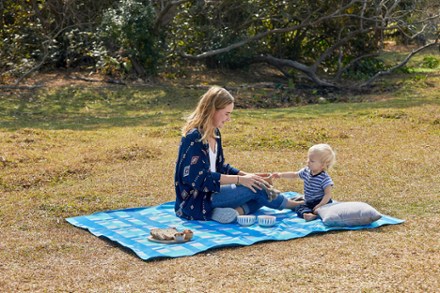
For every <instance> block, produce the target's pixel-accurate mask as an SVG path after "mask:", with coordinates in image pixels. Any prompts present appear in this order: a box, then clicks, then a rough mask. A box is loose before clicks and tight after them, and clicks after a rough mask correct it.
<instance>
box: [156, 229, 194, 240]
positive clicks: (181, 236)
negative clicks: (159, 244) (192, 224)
mask: <svg viewBox="0 0 440 293" xmlns="http://www.w3.org/2000/svg"><path fill="white" fill-rule="evenodd" d="M150 235H151V237H153V238H154V239H157V240H175V241H189V240H191V238H192V236H193V232H192V231H191V230H189V229H185V230H183V232H179V231H178V230H177V229H176V228H174V227H172V228H163V229H160V228H153V229H151V230H150Z"/></svg>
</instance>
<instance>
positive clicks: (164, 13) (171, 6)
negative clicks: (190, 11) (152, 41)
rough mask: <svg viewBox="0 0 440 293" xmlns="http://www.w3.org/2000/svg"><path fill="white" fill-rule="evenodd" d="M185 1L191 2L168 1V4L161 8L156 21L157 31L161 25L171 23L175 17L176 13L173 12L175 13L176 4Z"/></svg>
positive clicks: (155, 29) (181, 0)
mask: <svg viewBox="0 0 440 293" xmlns="http://www.w3.org/2000/svg"><path fill="white" fill-rule="evenodd" d="M185 2H189V0H180V1H171V2H169V3H167V5H166V6H165V7H164V8H163V9H161V10H160V12H159V15H158V16H157V18H156V21H155V23H154V31H156V32H157V31H158V30H159V27H161V26H164V25H166V24H167V23H169V22H170V21H171V19H172V18H173V17H174V15H171V14H175V8H176V6H178V5H180V4H182V3H185Z"/></svg>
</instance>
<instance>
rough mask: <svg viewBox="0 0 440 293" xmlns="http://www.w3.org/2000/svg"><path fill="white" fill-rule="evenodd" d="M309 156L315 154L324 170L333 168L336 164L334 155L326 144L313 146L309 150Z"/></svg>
mask: <svg viewBox="0 0 440 293" xmlns="http://www.w3.org/2000/svg"><path fill="white" fill-rule="evenodd" d="M309 154H317V155H318V156H319V157H320V160H321V163H322V164H324V167H325V169H326V170H328V169H330V168H331V167H333V165H334V164H335V163H336V153H335V152H334V151H333V149H332V147H331V146H330V145H328V144H326V143H320V144H315V145H313V146H312V147H311V148H309Z"/></svg>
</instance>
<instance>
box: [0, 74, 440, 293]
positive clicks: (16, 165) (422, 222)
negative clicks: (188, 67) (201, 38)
mask: <svg viewBox="0 0 440 293" xmlns="http://www.w3.org/2000/svg"><path fill="white" fill-rule="evenodd" d="M387 82H390V84H392V83H393V82H394V81H393V80H388V81H387ZM439 85H440V78H439V77H438V75H430V74H419V73H417V74H411V75H409V76H408V78H407V79H406V80H405V81H404V82H403V83H402V84H401V85H400V87H399V89H398V90H396V91H394V92H391V91H384V93H378V94H375V95H371V96H350V97H344V100H345V101H349V102H345V103H327V104H313V105H307V106H298V107H288V108H276V109H268V108H267V109H252V108H250V109H243V108H238V107H237V108H236V109H235V110H234V112H233V114H232V122H230V123H227V124H226V126H225V127H224V128H223V129H222V138H223V145H224V152H225V157H226V160H227V161H228V162H230V163H231V164H233V165H234V166H235V167H237V168H239V169H242V170H244V171H248V172H261V171H267V172H275V171H293V170H298V169H299V168H301V167H303V166H304V164H305V161H306V153H307V149H308V148H309V147H310V146H311V145H313V144H315V143H321V142H325V143H329V144H331V145H332V146H333V148H334V149H335V150H336V153H337V163H336V165H335V167H334V168H333V169H331V170H330V171H329V172H330V174H331V176H332V178H333V180H334V182H335V186H334V190H333V198H334V199H336V200H339V201H363V202H367V203H369V204H371V205H372V206H374V207H375V208H377V209H378V210H379V211H380V212H382V213H384V214H387V215H390V216H394V217H398V218H402V219H405V220H406V221H407V222H405V224H404V225H399V226H398V227H393V228H389V227H384V228H381V229H374V230H372V231H362V232H356V231H351V232H347V233H345V234H342V233H336V232H335V233H327V234H326V235H325V237H321V236H319V235H314V236H311V237H308V238H304V239H298V240H297V241H283V242H282V243H264V244H261V245H259V246H258V248H257V249H255V247H252V248H250V247H244V248H241V249H239V250H238V249H235V248H234V249H235V250H234V253H232V252H231V250H228V249H225V250H216V251H214V252H209V253H206V254H201V255H198V256H194V257H192V258H185V259H173V260H167V261H163V262H160V261H157V262H152V263H143V262H138V260H137V259H135V258H134V257H133V256H132V255H128V254H127V253H126V252H125V251H124V250H122V249H120V248H119V247H115V246H114V245H113V244H111V243H110V242H106V241H100V240H97V239H94V238H92V237H91V236H90V235H89V234H88V233H86V232H85V231H82V230H79V229H74V228H72V227H71V226H69V225H68V224H67V223H66V222H65V220H64V219H65V218H66V217H72V216H77V215H84V214H90V213H94V212H97V211H102V210H114V209H121V208H129V207H141V206H152V205H157V204H160V203H163V202H167V201H172V200H174V182H173V173H174V163H175V159H176V157H175V156H176V154H177V148H178V145H179V140H180V129H181V127H182V126H183V123H184V120H183V117H184V116H185V115H187V114H189V112H190V111H191V110H192V108H193V107H194V105H195V104H196V103H197V100H198V98H199V96H200V95H201V94H202V93H203V91H202V90H193V89H187V88H174V87H170V86H157V87H148V88H136V87H133V88H130V87H124V88H121V87H115V88H97V89H93V88H72V87H66V88H58V89H51V90H48V91H44V90H40V91H37V92H35V93H32V94H31V93H27V94H24V93H22V94H20V95H13V94H9V95H6V96H4V97H2V99H0V117H1V119H0V205H1V210H0V227H1V231H2V237H3V238H2V240H0V259H1V260H2V264H0V271H1V268H2V266H1V265H3V267H6V270H3V272H5V273H6V274H7V277H8V278H7V280H9V279H11V278H12V277H14V278H15V277H16V278H18V279H19V280H21V281H22V282H23V283H22V284H21V283H20V284H21V286H27V285H29V290H30V291H32V289H31V288H32V280H34V277H35V272H37V271H38V272H41V271H43V269H44V271H49V272H52V270H56V272H57V273H56V274H55V273H54V274H53V275H51V276H55V275H56V276H59V278H61V279H63V276H62V273H64V274H67V273H68V274H72V271H74V273H78V274H80V275H82V276H86V277H87V278H89V277H90V268H91V269H93V270H96V269H98V267H99V268H100V269H102V267H103V270H105V278H103V279H99V280H98V281H99V282H103V283H105V282H107V281H108V280H107V279H106V278H115V280H119V279H117V278H118V276H119V274H120V273H121V271H126V270H133V272H132V274H136V275H139V272H145V271H151V272H154V273H152V274H153V275H154V274H160V275H161V276H162V277H158V279H157V278H156V277H155V278H154V280H155V282H156V281H157V282H162V283H163V284H169V280H170V279H169V275H170V267H172V268H174V267H176V270H179V272H180V270H183V269H182V268H185V270H195V269H197V268H199V267H200V263H201V262H203V263H206V266H204V270H205V267H206V270H207V271H209V274H211V272H216V273H219V271H216V270H222V271H223V270H224V265H219V264H222V263H224V261H225V259H228V263H229V264H230V263H233V264H234V267H235V268H234V271H233V272H231V275H230V276H234V277H236V272H239V275H240V276H241V275H245V276H246V280H245V281H243V282H246V284H247V285H249V284H254V285H255V286H260V285H261V282H260V280H259V279H258V280H254V279H253V278H254V276H256V277H258V276H261V270H270V269H272V268H275V269H276V270H275V269H274V271H268V272H267V274H268V275H270V277H268V276H266V278H265V279H264V282H268V283H269V285H268V286H270V284H271V282H273V281H274V280H275V281H276V282H281V283H283V282H284V283H287V279H288V282H289V288H291V287H290V286H291V285H290V277H285V276H292V272H295V273H294V275H295V276H297V277H300V278H301V280H300V281H299V282H298V283H295V285H296V286H298V284H304V285H303V286H304V287H303V288H305V287H309V286H310V284H312V285H313V284H314V283H313V282H314V281H313V280H311V279H310V278H311V277H310V276H311V275H310V274H311V271H310V267H313V268H314V270H313V271H314V272H313V274H315V275H313V276H314V277H317V279H319V278H321V277H322V276H323V275H326V278H328V277H331V278H334V277H335V276H336V277H339V278H343V279H344V280H348V281H346V282H347V284H350V286H352V288H353V290H352V291H359V290H360V289H359V287H358V286H357V283H356V281H357V280H356V279H357V278H360V277H362V278H364V277H365V278H370V279H371V280H370V281H366V282H367V283H364V285H365V284H369V283H368V282H371V284H377V280H378V279H381V280H387V281H390V280H391V279H392V280H394V279H395V278H398V280H399V282H400V283H402V282H403V283H404V284H405V285H407V286H408V287H404V288H413V287H411V286H413V284H415V283H413V282H412V279H411V278H410V277H412V276H413V275H414V270H415V269H417V270H418V271H420V272H421V273H420V274H422V275H423V278H424V279H423V280H424V281H426V280H428V281H426V282H425V283H429V284H433V283H434V281H432V280H433V279H434V276H436V275H437V272H438V270H437V271H435V268H436V266H435V265H436V264H438V262H439V261H440V260H439V256H440V253H439V252H440V250H439V249H440V248H439V246H438V235H439V224H440V222H439V221H440V219H439V213H438V211H439V210H440V202H439V200H438V196H439V194H440V185H439V182H440V173H439V171H438V170H439V169H440V151H439V147H438V146H439V145H440V90H439V89H440V88H439ZM238 99H240V95H237V100H238ZM357 101H363V102H357ZM275 186H276V187H277V188H278V189H280V190H282V191H298V192H302V183H301V182H300V181H288V180H281V179H280V180H277V181H276V182H275ZM312 224H313V223H312ZM420 239H422V240H423V241H420ZM310 249H313V250H316V251H322V253H319V255H318V257H317V258H312V259H310V258H300V255H305V254H307V253H309V252H310ZM257 251H261V252H263V253H261V254H259V253H258V252H257ZM390 259H391V260H392V261H391V263H392V265H391V266H390ZM286 260H288V261H286ZM268 262H275V263H279V264H280V265H279V266H273V267H272V266H270V267H266V264H267V263H268ZM115 263H117V264H118V269H117V271H116V272H114V275H111V276H109V277H108V274H107V270H109V268H110V267H113V266H114V264H115ZM299 263H300V264H301V265H303V266H304V267H301V271H298V264H299ZM329 266H330V268H329ZM341 267H344V268H345V269H343V270H342V271H341V269H340V268H341ZM86 268H87V269H86ZM249 268H254V269H252V270H251V271H249ZM280 270H281V272H282V274H280ZM9 271H11V273H9ZM297 271H298V272H297ZM59 272H61V273H59ZM348 272H349V273H348ZM102 274H104V273H102ZM179 274H180V273H179ZM179 274H177V273H176V275H179ZM212 274H213V275H215V273H212ZM259 274H260V275H259ZM317 274H319V275H317ZM407 274H408V276H407ZM420 274H418V276H420ZM263 275H264V274H263ZM210 276H212V275H210ZM228 276H229V275H228ZM5 280H6V279H5ZM23 280H24V281H23ZM63 280H64V279H63ZM407 280H408V281H407ZM1 282H2V281H1V280H0V288H1V287H2V283H1ZM59 282H60V283H62V282H61V281H59ZM405 282H407V283H405ZM17 284H18V283H17ZM23 284H24V285H23ZM408 284H409V285H408ZM416 285H417V284H416ZM416 285H414V286H416ZM17 286H18V285H17ZM374 286H376V285H371V286H369V285H365V288H362V289H361V291H365V292H368V291H369V290H370V291H382V290H380V289H383V287H377V286H376V287H374ZM417 286H418V285H417ZM417 286H416V287H414V288H421V287H420V286H419V287H417ZM20 288H24V287H20ZM26 288H27V287H26ZM164 288H165V287H164ZM167 288H168V287H167ZM187 288H188V287H185V288H183V289H182V290H186V289H187ZM371 288H375V289H376V288H380V289H378V290H374V289H371ZM83 289H84V288H83ZM223 289H224V288H223ZM393 289H394V288H393ZM219 290H220V289H219ZM84 291H87V289H85V290H84ZM103 291H106V290H103ZM207 291H209V290H207ZM286 291H287V290H286ZM397 291H399V290H398V289H397ZM402 291H405V290H402ZM410 291H411V290H410ZM415 291H417V290H415ZM425 291H426V290H425ZM428 291H429V290H428Z"/></svg>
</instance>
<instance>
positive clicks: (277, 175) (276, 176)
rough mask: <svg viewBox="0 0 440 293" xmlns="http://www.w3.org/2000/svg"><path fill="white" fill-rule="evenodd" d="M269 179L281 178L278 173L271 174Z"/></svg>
mask: <svg viewBox="0 0 440 293" xmlns="http://www.w3.org/2000/svg"><path fill="white" fill-rule="evenodd" d="M270 178H273V179H279V178H281V173H279V172H275V173H271V174H270Z"/></svg>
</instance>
